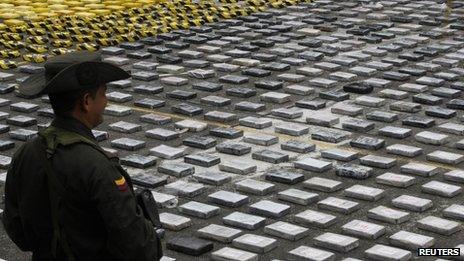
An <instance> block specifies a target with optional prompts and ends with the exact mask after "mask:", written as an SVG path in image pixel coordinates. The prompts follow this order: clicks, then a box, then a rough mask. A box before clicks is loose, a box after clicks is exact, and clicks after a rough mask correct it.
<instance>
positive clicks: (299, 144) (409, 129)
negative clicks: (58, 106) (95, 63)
mask: <svg viewBox="0 0 464 261" xmlns="http://www.w3.org/2000/svg"><path fill="white" fill-rule="evenodd" d="M463 11H464V7H463V2H459V1H453V8H452V10H451V11H447V9H446V5H445V4H444V3H441V2H434V1H402V0H399V1H380V2H371V1H325V0H322V1H316V2H314V3H313V4H306V5H298V6H292V7H288V8H286V9H279V10H269V11H267V12H265V13H259V14H254V15H252V16H249V17H243V18H240V19H234V20H224V21H222V22H219V23H214V24H209V25H208V26H203V27H198V28H193V29H192V30H191V31H178V32H174V33H172V34H165V35H163V36H161V37H160V38H161V39H162V41H156V42H155V41H145V43H144V44H142V42H141V43H139V44H123V45H121V46H120V47H118V48H106V49H104V52H105V59H107V61H110V62H114V63H116V64H119V65H122V66H124V68H126V69H128V70H131V72H132V75H133V79H132V80H130V81H128V82H124V81H123V82H117V83H114V84H111V86H110V88H109V91H108V97H109V98H110V100H111V104H110V106H109V107H108V108H107V111H106V117H105V123H104V124H102V125H101V126H99V127H98V128H97V130H98V131H100V132H98V133H96V135H98V136H99V137H100V138H101V145H102V146H103V147H105V148H107V149H108V150H114V151H116V152H117V153H118V155H119V156H120V158H121V161H122V162H123V164H124V165H125V166H126V167H127V169H128V171H129V173H130V174H131V175H132V176H133V177H134V180H135V181H138V182H139V184H142V183H145V185H149V186H152V187H156V188H154V189H153V190H154V191H155V197H156V198H157V200H158V201H159V204H160V206H162V209H161V210H160V211H161V213H162V214H161V216H162V221H163V224H164V225H165V226H166V228H167V229H168V232H167V236H166V240H165V241H166V242H168V243H169V246H168V248H169V250H168V249H166V247H165V249H166V250H165V254H166V260H171V259H169V258H174V259H177V260H189V259H193V260H207V259H210V258H212V259H214V260H258V259H259V260H272V259H280V260H341V259H343V258H348V257H352V258H358V259H378V260H408V259H420V260H428V258H424V257H417V252H416V249H417V248H418V247H431V246H433V247H457V246H458V247H460V248H461V249H463V248H464V231H463V230H462V224H461V222H462V221H463V220H464V204H463V197H462V184H463V183H464V171H462V170H461V168H462V166H463V163H462V162H463V161H464V154H463V153H462V149H464V140H462V136H463V135H464V124H463V123H462V120H463V119H464V118H463V115H462V110H463V109H464V100H462V99H461V97H462V93H461V92H462V90H464V85H463V81H462V79H463V77H464V68H463V66H462V65H463V62H464V37H463V29H464V23H463V21H462V17H463V16H462V15H463ZM195 35H196V36H197V37H196V38H195V37H194V36H195ZM186 42H188V43H189V45H185V43H186ZM183 44H184V45H183ZM163 46H164V48H162V47H163ZM163 52H167V55H162V54H161V53H163ZM39 70H40V68H35V67H29V66H28V67H22V68H19V69H18V71H17V72H14V73H12V74H11V75H8V74H9V73H11V72H7V74H1V75H0V76H1V77H0V78H2V79H3V80H4V81H5V85H2V86H3V87H4V88H3V89H4V92H5V93H4V94H3V95H2V97H1V98H2V99H4V100H1V101H0V103H1V105H2V107H1V108H0V111H1V113H2V115H1V117H2V121H3V122H2V126H0V127H1V128H0V129H2V131H3V134H1V135H2V136H1V139H2V143H1V146H0V148H1V149H2V157H1V158H0V165H1V166H2V167H3V168H6V167H7V166H8V163H9V160H10V158H9V157H10V156H11V155H12V154H13V153H14V151H15V150H16V148H18V147H19V146H20V145H21V144H22V142H23V141H22V140H25V139H27V138H28V137H30V136H31V135H34V131H37V128H40V127H43V126H45V125H46V124H47V123H49V122H50V121H51V118H50V114H49V104H48V103H47V100H46V99H44V98H35V99H24V98H20V97H18V96H17V95H16V94H15V93H14V92H13V89H11V88H8V85H9V84H12V83H14V82H15V81H21V80H22V79H23V77H27V75H28V72H26V71H29V73H31V72H33V71H39ZM140 72H144V73H140ZM144 99H149V100H144ZM19 102H21V103H19ZM25 103H26V104H25ZM18 115H22V116H25V117H31V118H32V119H29V118H15V116H18ZM3 125H5V126H3ZM24 130H28V132H26V131H24ZM30 131H32V132H31V133H29V132H30ZM127 139H130V140H127ZM11 142H13V143H14V144H15V145H14V148H11V146H12V145H11ZM161 145H164V147H158V146H161ZM166 146H168V147H166ZM0 186H1V185H0ZM231 193H233V194H231ZM231 214H232V215H231ZM243 214H246V215H247V216H243ZM247 220H248V221H250V222H249V223H247V222H246V221H247ZM179 236H184V237H185V236H193V237H195V240H198V239H200V238H202V240H206V241H201V242H200V241H199V242H198V244H204V246H205V248H206V250H205V251H204V252H205V253H203V254H201V255H200V256H198V257H192V256H190V255H187V254H185V251H182V250H179V245H183V246H184V247H187V248H189V251H193V252H194V251H200V249H196V247H195V246H192V243H191V242H193V241H191V239H190V240H189V241H188V242H190V243H188V244H182V243H181V242H182V239H181V238H178V237H179ZM1 242H2V244H1V247H0V257H4V258H6V259H8V260H21V257H22V256H24V255H23V254H21V253H19V251H18V250H16V249H15V248H14V246H12V244H11V243H10V242H8V241H7V239H6V238H5V237H4V233H3V231H2V233H1ZM211 242H212V243H213V249H210V250H208V246H210V245H209V243H211ZM5 246H6V247H5ZM237 251H240V252H237ZM241 251H244V252H241ZM181 252H184V253H181ZM190 253H192V252H190ZM167 257H169V258H167ZM24 258H26V257H24ZM461 259H462V256H461ZM346 260H348V259H346ZM430 260H434V259H430Z"/></svg>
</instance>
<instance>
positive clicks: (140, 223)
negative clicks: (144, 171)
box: [90, 162, 161, 261]
mask: <svg viewBox="0 0 464 261" xmlns="http://www.w3.org/2000/svg"><path fill="white" fill-rule="evenodd" d="M115 164H116V163H112V162H108V163H104V164H99V165H98V166H97V167H96V168H95V171H94V173H93V175H92V180H91V182H90V183H91V184H90V193H91V199H92V201H94V202H95V204H96V207H97V209H98V211H99V212H100V215H101V217H102V219H103V222H104V223H105V226H106V229H107V231H108V242H107V249H108V251H109V252H110V253H111V254H112V255H114V257H115V258H118V260H119V259H120V260H131V261H132V260H139V261H145V260H147V261H148V260H149V261H154V260H159V258H160V252H161V251H160V243H159V239H158V237H157V235H156V232H155V230H154V228H153V226H152V225H151V223H150V222H149V221H148V220H147V219H145V217H144V216H143V214H142V211H141V209H140V207H139V206H138V205H137V203H136V200H135V196H134V195H133V193H132V191H131V188H129V187H128V186H129V185H128V184H127V181H126V180H125V179H124V176H123V175H122V174H121V172H120V170H119V169H118V167H117V166H115ZM119 168H120V167H119Z"/></svg>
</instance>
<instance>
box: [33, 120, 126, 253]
mask: <svg viewBox="0 0 464 261" xmlns="http://www.w3.org/2000/svg"><path fill="white" fill-rule="evenodd" d="M39 137H41V138H42V139H41V140H39V142H41V143H42V147H43V148H44V153H43V154H42V156H43V161H44V164H45V172H46V175H47V183H48V191H49V198H50V211H51V218H52V224H53V239H52V242H51V252H52V255H53V257H55V258H56V256H57V253H58V246H60V247H61V248H62V250H63V252H64V254H65V255H66V257H67V258H68V261H74V260H75V257H74V254H73V253H72V251H71V246H70V245H69V243H68V240H67V236H66V233H64V231H63V230H62V229H61V228H60V225H59V218H58V211H59V205H60V204H61V203H62V202H63V201H64V202H72V203H74V204H76V205H78V206H82V207H86V206H89V204H88V203H89V202H85V200H84V199H80V198H76V197H75V195H73V194H71V193H67V191H66V190H65V189H64V187H63V185H62V184H61V182H60V181H59V180H58V178H57V176H56V172H55V171H54V170H53V167H52V166H51V158H52V157H53V155H54V154H55V152H56V148H57V147H58V145H61V146H70V145H72V144H75V143H85V144H87V145H89V146H91V147H92V148H94V149H95V150H97V151H99V152H100V153H102V154H103V155H105V157H106V158H108V160H110V162H111V164H112V165H114V166H115V167H116V169H118V170H119V172H120V174H121V175H122V176H123V177H124V178H125V179H126V182H127V183H128V186H129V188H130V191H131V192H132V193H133V194H134V190H133V187H132V182H131V179H130V177H129V175H128V174H127V172H126V171H125V170H124V169H123V168H122V167H121V165H120V164H119V158H118V157H117V156H116V155H114V154H111V153H109V152H106V151H104V150H103V149H102V148H101V147H100V146H98V145H97V144H96V143H95V142H93V141H92V140H90V139H88V138H86V137H84V136H82V135H80V134H78V133H75V132H71V131H67V130H65V129H62V128H57V127H55V126H50V127H48V128H46V129H44V130H42V131H40V132H39Z"/></svg>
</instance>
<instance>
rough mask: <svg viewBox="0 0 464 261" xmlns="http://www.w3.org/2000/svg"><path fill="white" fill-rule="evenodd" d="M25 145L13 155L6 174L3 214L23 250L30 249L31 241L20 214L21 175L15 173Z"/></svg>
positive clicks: (17, 243)
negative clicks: (26, 234)
mask: <svg viewBox="0 0 464 261" xmlns="http://www.w3.org/2000/svg"><path fill="white" fill-rule="evenodd" d="M22 150H23V147H21V148H20V149H19V150H18V151H17V152H16V153H15V155H14V156H13V159H12V161H11V164H10V167H9V168H8V172H7V175H6V182H5V209H4V212H3V216H2V222H3V227H4V228H5V231H6V233H7V234H8V236H9V237H10V238H11V240H12V241H13V242H14V243H15V244H16V245H17V246H18V247H19V248H20V249H21V250H23V251H30V250H31V245H30V242H28V240H27V239H26V236H25V233H24V229H23V222H22V220H21V217H20V215H19V203H18V193H19V186H18V185H19V177H17V174H15V169H16V163H17V162H16V158H17V157H19V155H20V154H21V151H22Z"/></svg>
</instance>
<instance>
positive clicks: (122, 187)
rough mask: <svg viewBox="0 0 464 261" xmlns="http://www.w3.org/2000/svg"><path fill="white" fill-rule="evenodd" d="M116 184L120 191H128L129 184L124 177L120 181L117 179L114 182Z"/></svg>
mask: <svg viewBox="0 0 464 261" xmlns="http://www.w3.org/2000/svg"><path fill="white" fill-rule="evenodd" d="M114 183H116V186H117V187H118V189H119V190H120V191H125V190H126V189H127V182H126V179H125V178H124V177H121V178H120V179H117V180H115V181H114Z"/></svg>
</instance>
